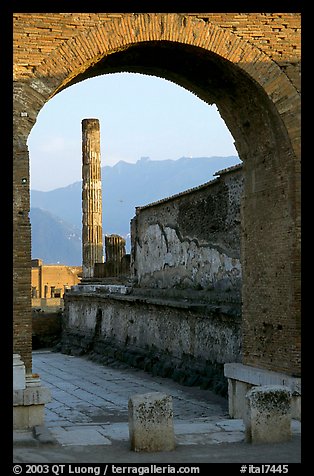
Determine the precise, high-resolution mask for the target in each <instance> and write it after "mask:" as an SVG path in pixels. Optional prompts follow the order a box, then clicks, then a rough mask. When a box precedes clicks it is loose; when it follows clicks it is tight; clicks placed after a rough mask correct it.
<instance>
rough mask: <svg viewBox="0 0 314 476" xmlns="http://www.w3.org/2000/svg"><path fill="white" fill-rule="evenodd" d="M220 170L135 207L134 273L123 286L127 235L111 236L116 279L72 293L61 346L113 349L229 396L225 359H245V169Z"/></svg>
mask: <svg viewBox="0 0 314 476" xmlns="http://www.w3.org/2000/svg"><path fill="white" fill-rule="evenodd" d="M216 175H218V177H217V178H216V179H214V180H212V181H210V182H207V183H206V184H203V185H200V186H199V187H195V188H193V189H190V190H187V191H185V192H182V193H179V194H177V195H174V196H172V197H168V198H165V199H163V200H160V201H158V202H155V203H152V204H150V205H147V206H144V207H140V208H137V209H136V216H135V217H134V218H133V220H132V222H131V223H132V226H131V243H132V266H131V275H130V279H124V281H123V280H122V279H120V282H119V283H116V284H115V281H114V280H113V278H112V277H113V276H115V275H114V274H113V273H112V271H113V269H114V268H116V269H121V266H120V265H121V253H120V251H119V250H120V247H121V246H120V245H121V244H123V241H122V239H120V237H117V236H113V237H112V238H111V239H110V246H109V247H108V253H106V256H107V258H108V262H107V261H106V262H105V263H104V265H103V266H104V268H106V265H107V264H109V265H110V264H112V267H109V271H111V274H108V276H110V278H108V280H104V279H103V280H100V279H96V278H95V279H93V280H92V281H89V282H87V283H86V284H85V283H84V281H83V282H82V284H80V285H78V286H75V287H74V288H72V290H71V291H69V292H68V293H67V294H66V298H65V310H64V317H63V334H62V349H63V351H64V352H69V353H72V354H73V353H74V354H77V353H78V354H81V353H92V354H93V355H94V357H95V358H96V356H97V358H98V359H99V360H100V361H107V359H108V357H109V361H110V358H111V356H115V358H117V359H120V360H125V361H127V362H129V363H131V364H132V365H135V366H137V367H140V368H144V369H146V370H151V371H152V372H154V373H157V374H160V375H164V376H165V375H167V376H168V377H172V378H174V379H178V380H180V381H181V382H184V383H194V384H201V385H203V386H210V387H211V388H212V389H214V390H215V391H217V392H219V393H221V394H226V392H227V381H226V379H225V378H224V376H223V366H224V364H225V363H226V362H240V361H241V344H242V341H241V333H240V328H241V265H240V204H241V197H242V192H243V178H242V167H241V165H237V166H234V167H230V168H229V169H225V170H222V171H220V172H218V173H217V174H216ZM111 247H113V248H114V251H115V252H114V253H112V248H111ZM96 269H97V268H96ZM104 277H105V276H104ZM121 277H122V276H121Z"/></svg>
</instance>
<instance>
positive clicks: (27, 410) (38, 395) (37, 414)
mask: <svg viewBox="0 0 314 476" xmlns="http://www.w3.org/2000/svg"><path fill="white" fill-rule="evenodd" d="M50 401H51V393H50V390H49V389H48V388H45V387H42V386H41V383H40V379H39V378H38V377H37V376H36V377H35V376H34V377H33V376H26V386H25V389H16V390H13V429H14V430H26V429H30V428H33V427H34V426H38V425H43V424H44V419H45V404H46V403H49V402H50Z"/></svg>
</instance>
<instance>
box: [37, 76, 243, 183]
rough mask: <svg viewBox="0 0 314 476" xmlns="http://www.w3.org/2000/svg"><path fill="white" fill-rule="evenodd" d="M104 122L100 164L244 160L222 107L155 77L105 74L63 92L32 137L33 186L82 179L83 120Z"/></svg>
mask: <svg viewBox="0 0 314 476" xmlns="http://www.w3.org/2000/svg"><path fill="white" fill-rule="evenodd" d="M86 118H96V119H99V121H100V134H101V165H102V166H105V165H114V164H116V163H117V162H119V161H120V160H124V161H126V162H131V163H135V162H137V160H139V159H140V158H141V157H150V159H151V160H163V159H173V160H176V159H179V158H180V157H211V156H230V155H238V154H237V151H236V149H235V147H234V145H233V142H234V141H233V138H232V136H231V134H230V132H229V130H228V129H227V127H226V125H225V123H224V121H223V120H222V119H221V117H220V115H219V113H218V111H217V108H216V106H215V105H213V106H209V105H208V104H206V103H205V102H203V101H201V100H200V99H198V98H197V97H196V96H195V95H193V94H192V93H190V92H189V91H187V90H185V89H183V88H181V87H180V86H177V85H176V84H173V83H171V82H170V81H166V80H164V79H160V78H157V77H153V76H145V75H141V74H134V73H133V74H132V73H115V74H107V75H103V76H98V77H96V78H91V79H88V80H85V81H83V82H81V83H78V84H76V85H74V86H70V87H69V88H68V89H66V90H64V91H62V92H60V93H58V94H57V95H56V96H55V97H53V98H52V99H51V100H50V101H48V103H47V104H46V105H45V106H44V107H43V108H42V110H41V111H40V113H39V115H38V118H37V122H36V124H35V125H34V127H33V129H32V131H31V134H30V136H29V139H28V146H29V153H30V174H31V188H32V189H34V190H42V191H48V190H53V189H55V188H59V187H64V186H66V185H69V184H71V183H73V182H77V181H80V180H81V179H82V172H81V170H82V169H81V165H82V148H81V135H82V133H81V127H82V126H81V121H82V119H86Z"/></svg>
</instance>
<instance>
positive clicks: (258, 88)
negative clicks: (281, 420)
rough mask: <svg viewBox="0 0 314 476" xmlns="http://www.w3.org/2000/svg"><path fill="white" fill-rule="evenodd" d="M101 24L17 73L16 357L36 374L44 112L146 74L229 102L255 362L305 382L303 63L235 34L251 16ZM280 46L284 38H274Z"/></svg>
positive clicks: (256, 17) (250, 354) (83, 28)
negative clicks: (37, 160)
mask: <svg viewBox="0 0 314 476" xmlns="http://www.w3.org/2000/svg"><path fill="white" fill-rule="evenodd" d="M24 15H27V14H24ZM30 15H31V14H30ZM46 15H47V21H49V16H50V15H52V16H53V15H59V24H61V25H62V22H64V24H67V22H68V21H69V18H68V16H69V15H74V14H62V13H61V14H46ZM92 15H93V14H91V17H90V21H89V23H87V24H85V23H84V22H83V21H82V24H80V21H79V20H78V23H77V24H78V25H79V27H80V28H78V31H79V33H77V31H76V33H75V35H72V36H71V35H70V36H69V35H68V36H66V35H65V37H64V38H62V41H57V42H56V45H57V46H56V47H55V48H54V47H53V46H51V48H50V51H49V53H48V54H43V53H42V54H41V56H40V59H39V60H38V64H36V66H34V67H33V68H32V69H29V70H27V74H24V75H23V74H21V69H20V70H19V68H17V69H18V70H19V71H20V73H17V74H16V82H15V97H14V99H15V108H14V120H15V121H14V123H15V133H14V147H15V149H14V180H15V188H14V191H15V194H14V222H13V223H14V250H15V253H14V304H15V308H14V348H15V349H16V351H17V352H19V353H20V354H21V355H22V356H23V360H24V361H25V363H26V367H27V368H28V370H30V369H31V319H30V308H31V300H30V293H29V289H28V288H29V286H30V224H29V218H28V212H29V186H28V160H29V158H28V151H27V146H26V141H27V137H28V134H29V132H30V130H31V128H32V126H33V124H34V122H35V121H36V117H37V114H38V112H39V110H40V109H41V107H42V106H43V105H44V103H45V102H46V101H48V100H49V98H51V97H52V96H53V95H55V94H56V93H57V92H58V91H60V90H62V89H64V88H66V87H68V86H70V85H71V84H74V83H75V82H77V81H79V80H82V79H85V78H87V77H91V76H95V75H98V74H105V73H110V72H116V71H130V72H131V71H133V72H135V71H136V72H144V73H146V74H154V75H156V76H161V77H164V78H166V79H169V80H172V81H174V82H176V83H177V84H180V85H181V86H183V87H185V88H187V89H189V90H190V91H192V92H193V93H195V94H196V95H198V96H199V97H200V98H202V99H203V100H205V101H207V102H208V103H213V102H215V103H216V104H217V107H218V109H219V111H220V113H221V115H222V117H223V119H224V120H225V122H226V124H227V126H228V127H229V129H230V131H231V132H232V134H233V137H234V138H235V141H236V147H237V150H238V152H239V156H240V158H241V159H242V160H243V162H244V177H245V197H244V203H243V230H242V266H243V363H245V364H248V365H252V366H258V367H261V368H264V369H268V370H274V371H279V372H285V373H287V374H289V375H299V374H300V289H299V288H300V269H299V268H300V244H299V236H300V207H299V195H300V183H299V168H300V165H299V158H300V151H299V144H300V124H299V112H300V110H299V109H300V97H299V92H298V90H297V87H296V81H294V80H293V76H292V75H288V74H287V72H286V71H288V69H289V68H288V66H291V67H293V66H294V64H295V63H296V62H297V60H298V57H297V55H294V54H293V53H292V52H291V49H289V48H288V49H287V52H285V55H284V60H283V64H285V67H284V66H282V65H280V63H279V61H278V60H277V59H276V61H275V60H274V59H273V58H272V56H271V54H270V51H269V50H267V48H265V47H263V44H262V43H259V44H256V41H255V42H254V41H253V36H252V35H251V37H250V36H246V33H245V28H244V29H243V30H242V31H240V32H239V31H237V34H235V33H234V31H236V30H237V28H238V27H237V25H238V23H239V18H240V17H241V15H245V14H238V15H236V14H224V15H222V14H221V15H220V17H219V15H215V14H206V15H205V17H206V18H205V19H204V18H203V19H201V18H198V17H197V15H196V14H195V15H186V14H167V13H166V14H159V13H156V14H153V13H152V14H150V13H147V14H146V13H143V14H127V13H126V14H120V15H117V16H113V17H111V16H110V14H100V15H98V16H97V18H95V19H94V20H93V19H92ZM95 15H96V14H95ZM101 15H103V18H100V17H101ZM106 15H107V17H106ZM252 15H253V16H252V17H249V15H245V17H246V18H245V20H246V21H247V22H249V23H250V21H251V23H250V24H251V27H252V31H253V29H254V28H253V27H254V25H255V30H259V32H260V33H261V32H264V37H265V36H266V38H268V37H267V35H268V33H269V32H268V30H267V29H266V30H265V28H266V26H265V24H264V23H262V27H261V26H260V23H259V22H261V19H262V16H263V15H262V14H252ZM273 15H274V18H275V19H276V21H277V22H278V23H280V22H281V23H280V24H281V25H284V24H287V23H289V21H288V20H289V18H287V17H285V14H281V16H280V15H278V16H276V14H273ZM286 16H289V14H286ZM84 18H85V17H84ZM25 20H26V18H21V19H20V21H21V22H23V21H25ZM100 20H101V21H100ZM242 20H243V19H242ZM254 21H256V23H255V24H254ZM226 25H227V26H226ZM35 27H36V22H35ZM291 28H292V27H291ZM264 30H265V31H264ZM257 37H258V32H257ZM40 38H41V36H40V34H39V42H40ZM269 38H272V37H271V36H269ZM275 39H276V41H277V40H278V35H277V36H275V37H274V38H273V40H272V39H270V40H268V41H274V43H275ZM33 48H34V46H33ZM48 49H49V48H48ZM17 58H18V54H17ZM17 66H18V62H17ZM28 311H29V312H28Z"/></svg>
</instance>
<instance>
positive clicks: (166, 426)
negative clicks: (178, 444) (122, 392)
mask: <svg viewBox="0 0 314 476" xmlns="http://www.w3.org/2000/svg"><path fill="white" fill-rule="evenodd" d="M128 417H129V436H130V443H131V449H132V450H133V451H143V452H144V451H145V452H154V451H171V450H173V449H174V448H175V436H174V429H173V410H172V397H171V396H169V395H166V394H164V393H161V392H151V393H145V394H136V395H133V396H131V397H130V399H129V403H128Z"/></svg>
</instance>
